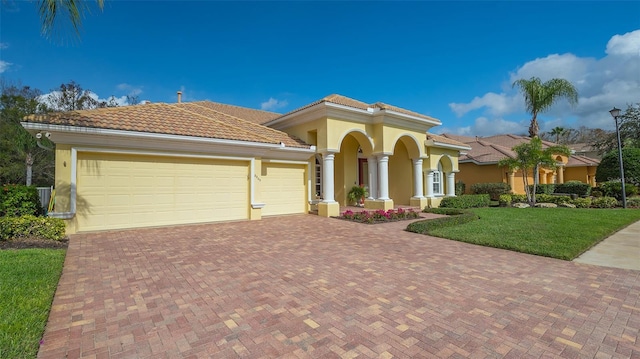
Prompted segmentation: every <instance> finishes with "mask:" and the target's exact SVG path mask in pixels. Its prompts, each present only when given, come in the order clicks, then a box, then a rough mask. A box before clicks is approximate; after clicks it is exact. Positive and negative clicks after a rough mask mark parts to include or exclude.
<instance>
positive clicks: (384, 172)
mask: <svg viewBox="0 0 640 359" xmlns="http://www.w3.org/2000/svg"><path fill="white" fill-rule="evenodd" d="M378 179H379V180H378V185H379V186H380V188H378V191H379V193H380V196H379V197H378V199H381V200H387V199H390V198H389V156H387V155H381V156H378Z"/></svg>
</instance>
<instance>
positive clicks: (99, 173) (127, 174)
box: [77, 152, 250, 231]
mask: <svg viewBox="0 0 640 359" xmlns="http://www.w3.org/2000/svg"><path fill="white" fill-rule="evenodd" d="M249 164H250V162H248V161H230V160H218V159H206V158H184V157H161V156H139V155H126V154H107V153H85V152H83V153H79V154H78V167H77V203H78V205H77V207H78V214H77V215H78V230H80V231H93V230H104V229H119V228H135V227H148V226H159V225H173V224H184V223H201V222H213V221H224V220H239V219H247V218H248V216H249Z"/></svg>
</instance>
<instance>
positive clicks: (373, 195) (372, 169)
mask: <svg viewBox="0 0 640 359" xmlns="http://www.w3.org/2000/svg"><path fill="white" fill-rule="evenodd" d="M367 167H368V168H369V199H377V198H378V161H376V158H375V157H369V158H367Z"/></svg>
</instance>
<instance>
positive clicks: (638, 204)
mask: <svg viewBox="0 0 640 359" xmlns="http://www.w3.org/2000/svg"><path fill="white" fill-rule="evenodd" d="M627 208H640V197H631V198H627Z"/></svg>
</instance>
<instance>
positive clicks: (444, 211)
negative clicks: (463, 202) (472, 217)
mask: <svg viewBox="0 0 640 359" xmlns="http://www.w3.org/2000/svg"><path fill="white" fill-rule="evenodd" d="M422 212H423V213H433V214H444V215H447V216H457V215H459V214H464V213H467V212H469V211H466V210H464V209H460V208H425V209H424V210H423V211H422Z"/></svg>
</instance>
